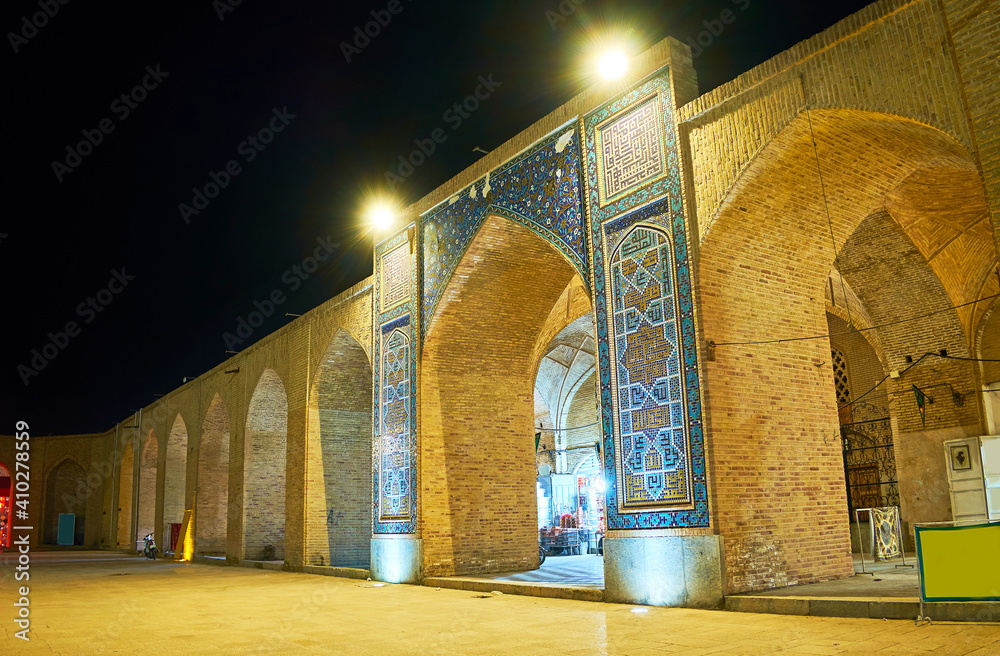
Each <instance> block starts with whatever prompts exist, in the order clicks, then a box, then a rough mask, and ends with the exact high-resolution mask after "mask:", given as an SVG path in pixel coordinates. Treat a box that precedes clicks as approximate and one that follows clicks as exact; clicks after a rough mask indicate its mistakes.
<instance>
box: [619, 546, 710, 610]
mask: <svg viewBox="0 0 1000 656" xmlns="http://www.w3.org/2000/svg"><path fill="white" fill-rule="evenodd" d="M604 600H605V601H609V602H614V603H627V604H645V605H648V606H680V607H684V608H721V607H722V603H723V591H722V538H721V537H720V536H718V535H693V536H659V537H648V538H637V537H622V538H616V537H607V536H606V537H605V538H604Z"/></svg>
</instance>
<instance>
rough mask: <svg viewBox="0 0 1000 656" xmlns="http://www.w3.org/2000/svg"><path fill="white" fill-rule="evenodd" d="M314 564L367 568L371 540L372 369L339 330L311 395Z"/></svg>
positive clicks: (310, 551) (309, 549)
mask: <svg viewBox="0 0 1000 656" xmlns="http://www.w3.org/2000/svg"><path fill="white" fill-rule="evenodd" d="M311 399H312V408H311V412H312V413H313V418H312V424H313V427H312V429H311V431H310V432H311V436H310V459H309V503H308V508H309V531H308V536H309V537H308V542H307V544H306V562H307V563H308V564H310V565H321V564H322V565H333V566H340V567H367V566H368V564H369V561H370V554H371V535H372V369H371V366H370V365H369V361H368V356H367V354H366V353H365V351H364V349H362V347H361V345H360V344H359V343H358V342H357V341H356V340H355V339H354V338H353V337H351V336H350V335H349V334H348V333H346V332H344V331H338V332H337V334H336V335H335V336H334V338H333V339H332V340H331V341H330V343H329V345H328V346H327V348H326V349H325V351H324V354H323V359H322V361H321V362H320V365H319V370H318V371H317V373H316V380H315V382H314V383H313V391H312V394H311Z"/></svg>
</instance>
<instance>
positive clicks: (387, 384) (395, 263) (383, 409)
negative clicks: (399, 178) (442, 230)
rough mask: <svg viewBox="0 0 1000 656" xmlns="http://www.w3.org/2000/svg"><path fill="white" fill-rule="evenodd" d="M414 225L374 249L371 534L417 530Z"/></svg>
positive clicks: (404, 532)
mask: <svg viewBox="0 0 1000 656" xmlns="http://www.w3.org/2000/svg"><path fill="white" fill-rule="evenodd" d="M412 231H413V225H412V224H411V225H410V226H407V227H405V228H403V229H402V230H401V231H400V232H398V233H397V234H396V235H394V236H392V237H390V238H389V239H387V240H385V241H383V242H381V243H379V244H376V246H375V297H374V299H373V300H374V305H373V309H374V323H375V326H374V327H375V332H374V335H375V337H374V339H373V344H372V362H373V363H375V366H374V367H372V369H373V371H372V375H373V377H374V380H373V383H374V384H373V386H372V390H373V391H374V394H373V399H372V404H373V407H372V416H373V417H375V418H376V420H375V421H374V422H372V424H373V426H372V428H373V435H372V532H373V533H375V534H412V533H416V530H417V440H416V435H417V405H416V404H417V395H416V388H415V386H414V384H413V381H415V380H416V377H417V353H416V349H415V348H414V344H415V343H416V335H415V330H416V326H415V325H414V322H413V321H411V317H413V316H414V315H415V314H416V311H417V301H416V299H415V298H414V287H415V286H414V285H413V284H412V282H411V281H413V280H416V279H417V271H416V257H414V255H413V250H414V248H413V246H414V245H413V244H412V243H411V242H410V238H409V235H410V234H412Z"/></svg>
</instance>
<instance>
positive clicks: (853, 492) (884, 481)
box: [840, 403, 899, 517]
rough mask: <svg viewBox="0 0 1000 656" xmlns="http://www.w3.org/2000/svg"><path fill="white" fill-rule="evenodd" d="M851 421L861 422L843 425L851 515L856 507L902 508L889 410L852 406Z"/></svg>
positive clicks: (848, 505) (846, 478)
mask: <svg viewBox="0 0 1000 656" xmlns="http://www.w3.org/2000/svg"><path fill="white" fill-rule="evenodd" d="M868 417H871V418H868ZM851 419H855V420H856V419H861V420H860V421H852V422H850V423H846V424H841V425H840V439H841V441H842V443H843V447H844V480H845V481H846V483H847V509H848V512H849V513H850V516H851V517H853V516H854V510H855V509H856V508H875V507H882V506H898V505H899V483H898V482H897V480H896V453H895V451H894V450H893V444H892V426H891V424H890V422H889V417H888V413H887V412H886V410H885V408H880V407H878V406H873V405H868V404H861V403H856V404H854V405H853V406H851Z"/></svg>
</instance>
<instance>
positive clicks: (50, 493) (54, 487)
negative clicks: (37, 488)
mask: <svg viewBox="0 0 1000 656" xmlns="http://www.w3.org/2000/svg"><path fill="white" fill-rule="evenodd" d="M89 496H90V488H89V487H88V485H87V473H86V471H85V470H84V468H83V467H82V466H81V465H80V463H79V462H77V461H76V460H75V459H74V458H72V457H70V456H67V457H65V458H63V459H62V460H60V461H59V463H58V464H56V465H55V466H54V467H53V468H52V469H50V470H49V473H48V476H47V477H46V479H45V525H44V528H43V535H42V541H43V543H44V544H56V538H57V536H58V531H59V515H61V514H65V513H69V514H73V515H75V526H74V531H73V544H74V545H82V544H84V536H85V535H86V524H87V499H88V498H89Z"/></svg>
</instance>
